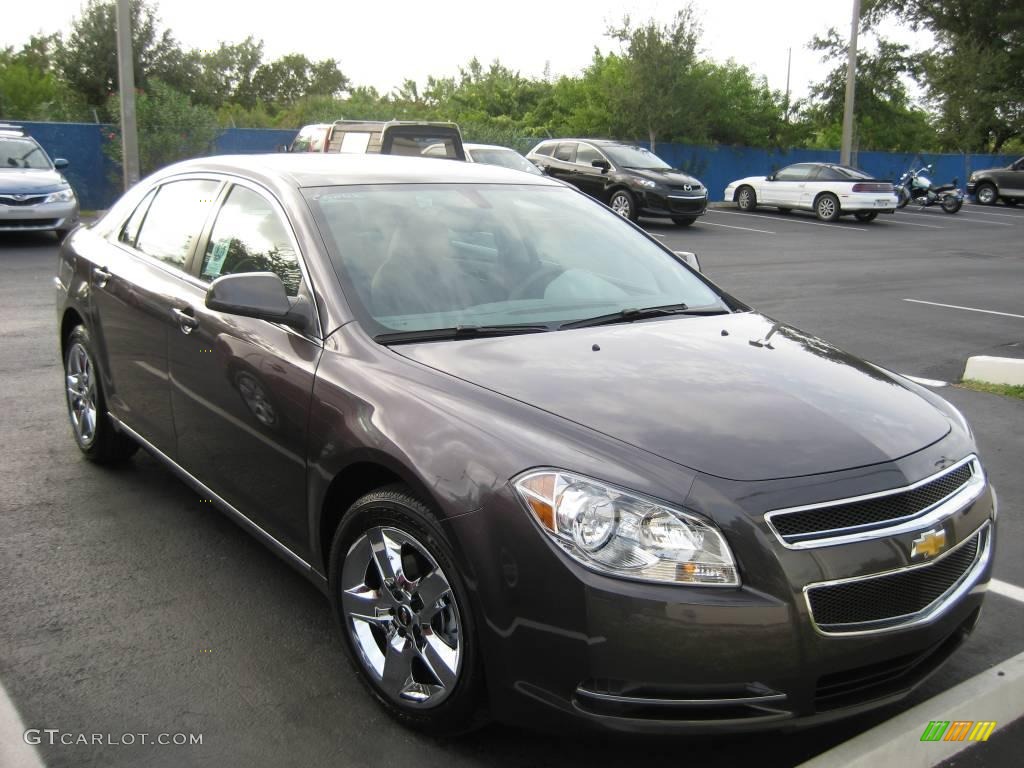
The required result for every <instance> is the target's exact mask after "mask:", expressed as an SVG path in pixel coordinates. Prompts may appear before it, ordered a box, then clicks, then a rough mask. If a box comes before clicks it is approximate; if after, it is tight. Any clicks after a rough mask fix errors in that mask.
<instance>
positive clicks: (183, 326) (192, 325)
mask: <svg viewBox="0 0 1024 768" xmlns="http://www.w3.org/2000/svg"><path fill="white" fill-rule="evenodd" d="M171 312H173V313H174V316H175V317H176V318H177V320H178V330H180V331H181V332H182V333H184V334H185V335H186V336H188V335H189V334H190V333H192V331H194V330H195V329H196V326H197V325H199V321H198V320H196V318H195V317H193V316H192V309H191V307H186V308H185V309H178V308H177V307H174V308H173V309H172V310H171Z"/></svg>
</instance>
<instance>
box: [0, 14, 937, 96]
mask: <svg viewBox="0 0 1024 768" xmlns="http://www.w3.org/2000/svg"><path fill="white" fill-rule="evenodd" d="M681 4H682V3H680V2H668V1H666V0H634V2H632V3H629V4H625V3H622V2H621V0H587V1H586V2H581V1H580V0H512V2H507V3H500V4H499V3H488V2H479V1H478V2H472V3H470V2H465V0H450V2H447V3H439V2H437V0H433V1H432V2H426V0H415V1H410V0H388V1H387V2H380V1H379V0H378V1H377V2H349V1H346V0H336V1H335V0H327V1H326V2H320V3H306V4H302V3H300V4H298V5H291V4H290V3H270V2H264V3H255V2H254V3H240V2H237V1H234V2H232V1H228V0H163V1H162V2H160V3H159V4H158V9H159V15H160V17H161V19H162V20H163V22H164V24H165V25H166V26H167V27H170V29H171V30H172V31H173V33H174V35H175V37H176V38H177V39H178V41H179V42H180V43H181V44H182V45H183V46H184V47H188V48H210V47H216V46H217V44H218V43H219V42H220V41H225V42H238V41H240V40H243V39H244V38H245V37H246V36H247V35H252V36H253V37H255V38H256V39H262V40H263V41H264V46H265V48H264V51H265V54H266V58H268V59H273V58H276V57H278V56H281V55H283V54H286V53H292V52H301V53H304V54H306V56H308V57H309V58H311V59H322V58H333V59H337V60H338V61H339V62H340V65H341V70H342V71H343V72H344V73H345V74H346V75H347V76H348V77H349V78H350V79H351V80H352V81H353V82H354V83H356V84H357V85H373V86H376V87H377V88H378V89H379V90H380V91H382V92H387V91H390V90H391V88H393V87H395V86H397V85H398V84H399V83H401V81H402V80H403V79H404V78H406V77H409V78H412V79H415V80H417V81H419V82H420V84H421V85H422V84H423V82H424V81H425V80H426V77H427V75H453V74H455V73H457V71H458V68H459V66H460V65H463V64H465V63H466V62H467V61H468V60H469V59H470V58H471V57H473V56H476V57H477V58H479V59H480V60H481V61H482V62H484V63H485V64H486V63H490V62H491V61H492V60H494V59H495V58H498V59H501V61H502V62H503V63H504V64H506V65H507V66H509V67H511V68H512V69H517V70H519V71H520V72H521V73H522V74H524V75H528V76H539V75H541V74H542V72H543V71H544V66H545V64H546V63H550V67H551V72H552V73H553V74H555V75H561V74H566V75H573V74H578V73H579V72H580V71H581V70H582V69H583V68H584V67H586V66H587V64H588V63H589V62H590V60H591V57H592V54H593V50H594V46H595V45H597V46H599V47H600V48H601V49H602V50H603V51H608V50H612V49H613V47H614V43H613V41H611V40H609V39H608V38H606V37H605V36H604V32H605V30H606V29H607V27H608V25H609V24H611V23H617V22H618V21H620V20H621V18H622V14H623V10H624V9H626V8H628V9H629V10H630V12H631V14H632V16H633V18H634V19H637V20H645V19H647V18H649V17H654V18H656V19H658V20H660V21H668V20H669V19H670V18H671V17H672V14H673V13H674V12H675V10H676V9H677V8H679V7H680V6H681ZM83 5H84V0H45V3H43V4H42V7H45V12H40V13H33V12H31V11H30V10H29V9H30V7H31V8H39V7H40V5H39V4H36V5H34V6H30V5H28V4H25V3H16V4H15V6H16V7H17V8H18V9H19V10H18V11H17V12H16V13H10V12H7V13H5V14H4V23H3V25H2V26H0V47H5V46H15V47H20V46H21V44H22V43H24V42H25V41H26V40H28V37H29V35H31V34H34V33H38V32H40V31H43V32H46V33H49V32H55V31H58V30H63V31H66V30H68V29H69V28H70V25H71V21H72V19H73V17H75V16H77V15H79V13H80V11H81V8H82V6H83ZM694 6H695V7H696V9H697V13H698V16H699V17H700V18H701V21H702V23H703V26H704V36H703V49H704V52H705V54H706V55H708V56H710V57H711V58H713V59H715V60H718V61H725V60H726V59H729V58H733V59H735V60H736V61H737V62H739V63H741V64H745V65H747V66H748V67H750V68H751V69H752V70H753V71H754V72H756V73H758V74H761V75H764V76H765V77H767V78H768V84H769V85H770V86H771V87H772V88H775V89H778V90H784V89H785V87H786V56H787V51H788V49H790V48H792V50H793V63H792V75H791V90H792V94H793V98H794V99H796V98H799V97H801V96H804V95H806V93H807V86H808V84H809V83H811V82H813V81H815V80H820V79H821V78H822V77H823V76H824V74H825V72H826V71H827V69H828V68H827V67H826V66H825V65H823V64H821V62H820V61H819V58H818V54H817V53H815V52H812V51H809V50H808V49H807V47H806V46H807V42H808V41H809V40H810V39H811V37H812V36H813V35H815V34H824V33H825V31H826V30H827V29H828V28H829V27H830V26H835V27H837V28H838V29H840V30H841V32H842V34H843V35H844V36H845V35H846V34H847V33H848V31H849V25H850V14H851V10H852V2H851V1H850V0H826V1H824V2H823V1H822V0H774V1H773V2H770V3H768V2H764V1H763V0H694ZM449 8H450V9H453V10H448V9H449ZM887 33H888V34H889V35H890V36H897V37H899V36H903V37H905V38H907V41H908V42H911V43H915V42H920V40H919V39H917V40H915V39H913V38H910V37H909V33H903V32H901V30H899V29H898V28H895V27H891V28H889V29H888V30H887Z"/></svg>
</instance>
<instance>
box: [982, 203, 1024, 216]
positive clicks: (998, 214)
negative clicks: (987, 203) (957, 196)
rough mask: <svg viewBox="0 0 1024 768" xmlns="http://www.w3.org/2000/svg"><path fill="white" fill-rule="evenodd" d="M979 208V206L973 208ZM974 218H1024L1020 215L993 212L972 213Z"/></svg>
mask: <svg viewBox="0 0 1024 768" xmlns="http://www.w3.org/2000/svg"><path fill="white" fill-rule="evenodd" d="M972 207H977V206H972ZM971 215H972V216H1002V217H1003V218H1004V219H1020V218H1024V216H1022V214H1019V213H993V212H992V211H971Z"/></svg>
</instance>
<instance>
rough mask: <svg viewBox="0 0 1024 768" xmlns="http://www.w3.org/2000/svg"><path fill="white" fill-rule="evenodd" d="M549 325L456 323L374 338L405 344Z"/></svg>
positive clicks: (526, 330)
mask: <svg viewBox="0 0 1024 768" xmlns="http://www.w3.org/2000/svg"><path fill="white" fill-rule="evenodd" d="M550 330H551V328H550V326H547V325H514V324H509V325H456V326H454V327H452V328H427V329H425V330H420V331H394V332H392V333H378V334H377V335H376V336H374V337H373V340H374V341H376V342H379V343H381V344H405V343H409V342H414V341H447V340H450V339H475V338H481V337H484V336H515V335H517V334H521V333H543V332H545V331H550Z"/></svg>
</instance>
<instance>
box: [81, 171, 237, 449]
mask: <svg viewBox="0 0 1024 768" xmlns="http://www.w3.org/2000/svg"><path fill="white" fill-rule="evenodd" d="M219 187H220V182H219V181H216V180H211V179H181V180H174V181H168V182H166V183H164V184H163V185H161V186H160V187H159V188H158V189H156V190H154V191H153V192H150V193H149V195H147V196H146V197H145V198H144V199H143V201H142V202H141V203H140V204H139V206H138V207H137V208H136V209H135V211H134V212H133V213H132V215H131V216H130V217H129V219H128V220H127V221H126V222H125V224H124V225H123V226H122V227H121V229H120V230H119V232H118V233H117V235H116V239H115V240H114V242H112V243H111V244H110V246H109V247H107V248H105V249H104V250H103V251H102V252H100V253H98V254H97V257H96V259H95V264H94V266H93V268H92V276H91V287H92V299H93V305H94V307H95V309H96V312H97V314H98V316H99V322H98V323H97V324H96V330H97V335H98V336H99V337H100V338H99V342H100V344H101V346H102V353H101V354H102V357H103V360H104V361H105V367H106V369H107V370H106V374H107V377H108V381H107V407H108V408H109V409H110V411H111V413H113V414H114V416H116V417H117V418H118V419H120V420H121V421H122V422H124V423H125V424H126V425H127V426H128V427H130V428H131V429H133V430H134V431H136V432H138V433H139V434H140V435H142V437H143V438H145V439H146V440H147V441H149V442H150V443H151V444H152V445H153V446H155V447H156V448H157V449H158V450H160V451H162V452H163V453H165V454H166V455H168V456H170V457H172V458H173V457H174V456H175V451H176V439H175V434H174V423H173V415H172V411H171V401H170V388H169V384H168V380H169V373H168V365H167V339H168V335H169V332H170V331H171V329H172V328H175V327H176V321H177V318H176V316H175V314H174V308H175V305H176V302H177V300H178V298H179V297H180V295H181V292H182V291H183V290H185V289H186V288H187V285H188V282H189V277H188V274H187V272H186V270H187V269H188V267H189V265H190V263H191V258H192V254H193V251H194V248H195V245H196V239H197V236H198V234H199V232H200V231H201V230H202V228H203V225H204V222H205V220H206V217H207V215H208V214H209V212H210V210H211V208H212V207H213V200H214V198H215V197H216V195H217V191H218V188H219Z"/></svg>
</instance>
